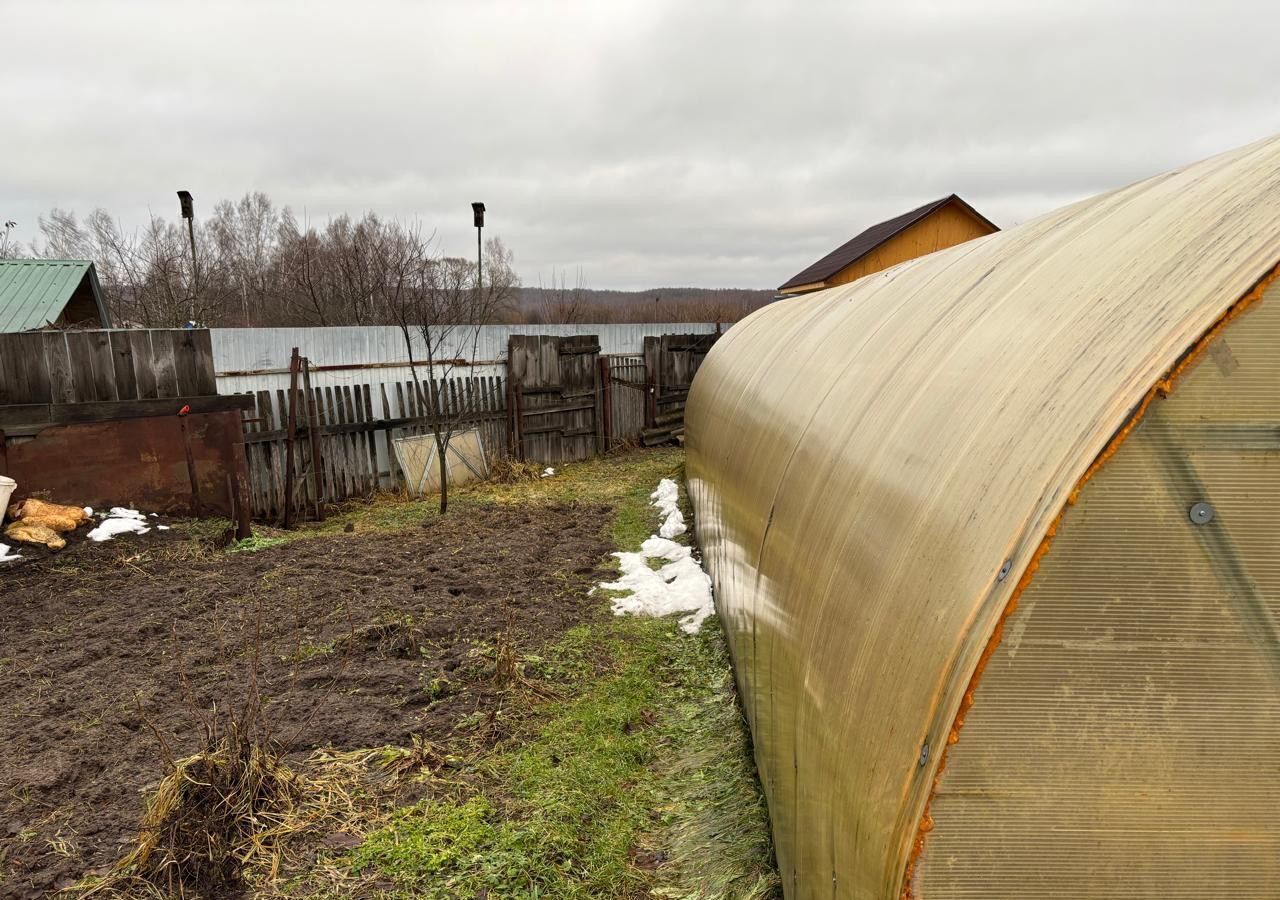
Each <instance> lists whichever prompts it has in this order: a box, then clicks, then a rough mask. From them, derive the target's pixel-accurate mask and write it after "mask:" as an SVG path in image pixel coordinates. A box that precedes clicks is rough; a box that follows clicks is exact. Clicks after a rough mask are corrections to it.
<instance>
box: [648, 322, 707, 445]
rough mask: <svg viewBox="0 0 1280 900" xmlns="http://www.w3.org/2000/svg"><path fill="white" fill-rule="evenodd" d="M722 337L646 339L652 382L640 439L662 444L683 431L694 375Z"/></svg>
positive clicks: (683, 335)
mask: <svg viewBox="0 0 1280 900" xmlns="http://www.w3.org/2000/svg"><path fill="white" fill-rule="evenodd" d="M719 339H720V335H719V334H718V333H717V334H664V335H662V336H661V337H647V338H645V339H644V367H645V374H646V376H647V378H648V382H649V388H650V390H649V406H648V409H647V410H646V415H645V425H646V427H645V430H644V431H643V432H641V440H642V442H643V443H644V444H645V445H646V446H652V445H654V444H661V443H664V442H666V441H668V440H670V439H671V438H672V437H673V436H677V437H678V436H680V435H682V434H684V404H685V400H687V399H688V397H689V386H690V385H692V384H693V376H694V375H695V374H697V371H698V367H699V366H701V365H702V361H703V360H704V359H706V357H707V351H709V350H710V349H711V346H712V345H713V344H714V343H715V342H716V341H718V340H719Z"/></svg>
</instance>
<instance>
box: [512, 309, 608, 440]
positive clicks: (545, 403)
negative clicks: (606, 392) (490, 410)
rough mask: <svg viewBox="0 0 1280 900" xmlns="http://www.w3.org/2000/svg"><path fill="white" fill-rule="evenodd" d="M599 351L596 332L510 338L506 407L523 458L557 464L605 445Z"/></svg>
mask: <svg viewBox="0 0 1280 900" xmlns="http://www.w3.org/2000/svg"><path fill="white" fill-rule="evenodd" d="M599 355H600V340H599V338H598V337H597V336H596V335H594V334H582V335H575V336H573V337H556V336H554V335H521V334H513V335H512V336H511V337H510V338H508V340H507V384H508V385H509V388H508V390H510V392H511V396H510V399H509V401H508V403H507V407H508V409H509V410H510V416H511V419H510V421H511V425H510V428H511V446H512V447H514V448H515V452H516V456H517V457H518V458H520V459H522V460H528V461H530V462H537V463H550V464H553V465H554V464H556V463H564V462H573V461H575V460H580V459H588V458H590V457H592V456H595V455H596V454H598V453H601V452H603V451H604V446H603V445H604V442H605V432H604V425H603V415H602V414H601V408H600V407H601V391H600V372H599V367H598V365H597V359H598V357H599Z"/></svg>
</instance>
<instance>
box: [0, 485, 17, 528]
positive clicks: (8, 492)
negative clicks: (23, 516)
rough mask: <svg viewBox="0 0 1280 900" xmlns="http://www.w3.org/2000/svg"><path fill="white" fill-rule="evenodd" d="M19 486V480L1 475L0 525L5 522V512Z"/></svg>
mask: <svg viewBox="0 0 1280 900" xmlns="http://www.w3.org/2000/svg"><path fill="white" fill-rule="evenodd" d="M17 486H18V482H16V481H14V480H13V479H12V478H8V477H6V476H4V475H0V525H3V524H4V516H5V513H6V512H8V511H9V498H10V497H12V496H13V491H14V489H15V488H16V487H17Z"/></svg>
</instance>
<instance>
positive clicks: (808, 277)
mask: <svg viewBox="0 0 1280 900" xmlns="http://www.w3.org/2000/svg"><path fill="white" fill-rule="evenodd" d="M948 203H956V204H959V206H960V207H961V208H962V209H963V210H964V211H965V212H967V213H969V215H971V216H973V217H974V218H975V219H977V220H978V221H979V222H984V223H986V224H987V225H990V226H991V230H992V231H999V230H1000V229H999V228H998V227H997V226H996V225H995V224H993V223H992V222H991V220H989V219H988V218H987V217H986V216H984V215H982V214H981V213H980V212H978V211H977V210H976V209H974V208H973V207H972V206H970V205H969V204H968V203H965V202H964V201H963V200H961V199H960V198H959V197H958V196H957V195H955V194H948V195H947V196H945V197H943V198H942V199H941V200H934V201H933V202H932V203H926V204H925V205H924V206H921V207H918V208H917V209H913V210H911V212H905V213H903V214H902V215H900V216H894V217H893V218H892V219H886V220H885V221H883V222H881V223H880V224H879V225H872V226H871V227H870V228H868V229H867V230H866V231H864V232H862V233H861V234H859V235H858V236H857V237H855V238H854V239H853V240H851V241H849V242H848V243H845V244H841V245H840V246H839V247H837V248H836V249H834V250H832V251H831V252H830V253H828V254H827V255H826V256H824V257H822V259H820V260H818V261H817V262H816V263H814V264H813V265H811V266H809V268H807V269H805V270H804V271H803V272H800V273H798V274H796V275H793V276H791V278H790V279H788V280H787V282H786V283H785V284H783V285H782V286H781V287H779V288H778V290H780V291H785V290H787V289H788V288H793V287H799V286H800V285H803V284H813V283H814V282H819V281H826V280H827V279H828V278H830V277H831V276H832V275H834V274H836V273H837V272H839V271H840V270H841V269H843V268H844V267H845V266H847V265H849V264H850V263H854V262H857V261H858V260H859V259H861V258H862V257H864V256H866V255H867V254H868V253H870V252H871V251H872V250H874V249H876V248H877V247H879V246H880V245H881V244H883V243H884V242H885V241H887V240H889V238H891V237H893V236H894V235H895V234H897V233H898V232H900V231H903V230H904V229H906V228H909V227H910V226H912V225H914V224H915V223H916V222H919V221H920V220H921V219H923V218H924V217H925V216H928V215H930V214H931V213H934V212H937V211H938V210H940V209H942V207H944V206H946V205H947V204H948Z"/></svg>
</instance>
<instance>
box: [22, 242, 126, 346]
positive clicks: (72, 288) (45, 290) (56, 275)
mask: <svg viewBox="0 0 1280 900" xmlns="http://www.w3.org/2000/svg"><path fill="white" fill-rule="evenodd" d="M48 326H53V327H58V328H63V327H71V326H79V327H87V328H110V327H111V316H110V314H109V313H108V311H107V305H106V303H105V302H104V301H103V299H102V288H101V286H100V285H99V284H98V273H97V272H96V271H95V270H94V268H93V263H92V262H91V261H89V260H87V259H3V260H0V334H6V333H12V332H16V331H31V330H34V329H37V328H45V327H48Z"/></svg>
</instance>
